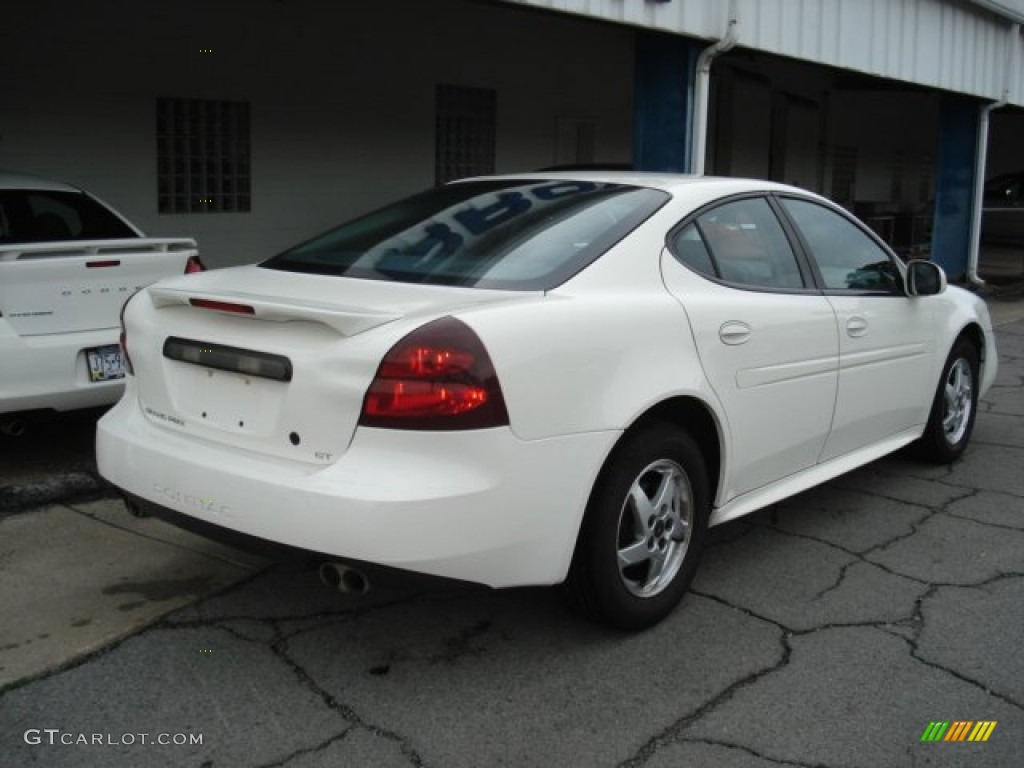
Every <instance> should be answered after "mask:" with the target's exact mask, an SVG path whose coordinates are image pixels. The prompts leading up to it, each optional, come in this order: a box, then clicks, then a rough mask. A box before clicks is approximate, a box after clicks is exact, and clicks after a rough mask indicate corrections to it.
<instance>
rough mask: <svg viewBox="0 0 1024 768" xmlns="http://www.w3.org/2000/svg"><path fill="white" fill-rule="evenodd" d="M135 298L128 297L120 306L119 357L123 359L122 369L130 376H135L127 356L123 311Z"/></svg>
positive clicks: (126, 335) (126, 337)
mask: <svg viewBox="0 0 1024 768" xmlns="http://www.w3.org/2000/svg"><path fill="white" fill-rule="evenodd" d="M134 298H135V294H132V295H131V296H129V297H128V300H127V301H125V303H124V304H122V305H121V336H120V342H121V357H123V358H124V369H125V370H126V371H128V373H130V374H131V375H132V376H134V375H135V368H133V367H132V359H131V358H130V357H129V356H128V330H127V329H126V328H125V325H124V311H125V310H126V309H127V308H128V302H129V301H131V300H132V299H134Z"/></svg>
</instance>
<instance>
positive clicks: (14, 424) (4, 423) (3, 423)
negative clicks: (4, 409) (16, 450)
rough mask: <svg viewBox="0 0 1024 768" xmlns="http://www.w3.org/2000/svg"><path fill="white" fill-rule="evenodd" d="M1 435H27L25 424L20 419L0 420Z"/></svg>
mask: <svg viewBox="0 0 1024 768" xmlns="http://www.w3.org/2000/svg"><path fill="white" fill-rule="evenodd" d="M0 434H4V435H10V436H11V437H21V436H22V435H24V434H25V422H24V421H23V420H21V419H18V418H12V419H0Z"/></svg>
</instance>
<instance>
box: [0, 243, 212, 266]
mask: <svg viewBox="0 0 1024 768" xmlns="http://www.w3.org/2000/svg"><path fill="white" fill-rule="evenodd" d="M198 248H199V246H198V245H197V244H196V241H195V240H193V239H192V238H190V237H118V238H112V239H110V240H62V241H60V242H52V241H51V242H46V243H9V244H6V245H3V244H0V262H3V261H20V260H24V259H47V258H52V257H59V256H106V255H116V254H119V253H141V252H146V251H150V252H153V253H179V252H185V251H193V252H198ZM190 255H191V254H190Z"/></svg>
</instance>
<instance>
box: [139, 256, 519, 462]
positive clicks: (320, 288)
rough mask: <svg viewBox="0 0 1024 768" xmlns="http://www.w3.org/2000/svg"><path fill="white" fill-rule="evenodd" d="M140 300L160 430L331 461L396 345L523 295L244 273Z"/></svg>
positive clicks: (145, 372)
mask: <svg viewBox="0 0 1024 768" xmlns="http://www.w3.org/2000/svg"><path fill="white" fill-rule="evenodd" d="M143 297H144V298H145V300H136V301H134V302H132V304H131V305H129V309H128V316H127V318H126V320H127V325H128V351H129V354H130V355H131V358H132V361H133V363H134V365H135V371H136V384H137V392H138V397H139V401H140V405H141V406H142V408H143V411H144V412H145V414H146V415H147V417H148V418H149V419H150V420H151V421H152V422H153V423H156V424H159V425H160V426H162V427H164V428H167V429H171V430H175V431H179V432H185V433H188V434H191V435H193V436H196V437H200V438H202V439H204V440H208V441H212V442H215V443H219V444H223V445H230V446H233V447H237V448H239V449H243V450H248V451H253V452H256V453H260V454H265V455H272V456H277V457H281V458H287V459H292V460H295V461H299V462H307V463H312V464H327V463H331V462H333V461H335V460H337V458H338V457H340V456H341V455H342V454H343V453H344V452H345V450H346V449H347V448H348V445H349V443H350V441H351V438H352V435H353V433H354V431H355V428H356V425H357V423H358V421H359V415H360V413H361V410H362V404H363V398H364V396H365V394H366V389H367V387H368V386H369V384H370V382H371V381H372V379H373V376H374V374H375V373H376V370H377V366H378V365H379V364H380V361H381V358H382V357H383V356H384V354H385V353H386V352H387V351H388V350H389V349H390V348H391V346H392V345H393V344H394V343H395V342H396V341H398V339H400V338H401V337H403V336H404V335H405V334H406V333H408V332H409V331H410V330H412V329H413V328H416V327H418V326H419V325H420V324H421V323H423V322H427V321H429V320H431V319H434V318H435V317H438V316H441V315H445V314H451V313H454V312H457V311H459V310H461V309H465V308H467V307H471V306H476V305H480V304H486V303H490V302H498V301H510V300H521V299H522V298H523V297H524V293H523V292H520V291H489V290H477V289H469V288H458V287H445V286H422V285H411V284H404V283H392V282H386V281H374V280H357V279H350V278H343V277H324V276H320V275H308V274H300V273H288V272H280V271H276V270H269V269H262V268H259V267H240V268H234V269H226V270H217V271H213V272H207V273H204V274H202V275H197V276H192V277H190V278H187V279H185V280H172V281H166V282H164V283H159V284H157V285H154V286H151V287H150V288H149V289H147V290H146V291H145V293H144V294H143ZM137 304H138V305H140V306H138V307H137V306H136V305H137Z"/></svg>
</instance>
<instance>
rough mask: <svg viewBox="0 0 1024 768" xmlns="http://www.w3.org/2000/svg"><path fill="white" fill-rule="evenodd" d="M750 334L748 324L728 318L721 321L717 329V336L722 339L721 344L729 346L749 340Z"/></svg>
mask: <svg viewBox="0 0 1024 768" xmlns="http://www.w3.org/2000/svg"><path fill="white" fill-rule="evenodd" d="M750 334H751V330H750V326H749V325H747V324H746V323H741V322H740V321H739V320H730V321H729V322H727V323H723V324H722V327H721V328H719V329H718V338H719V339H721V340H722V343H723V344H728V345H729V346H736V345H737V344H744V343H746V342H747V341H749V340H750Z"/></svg>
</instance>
